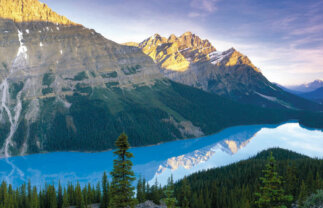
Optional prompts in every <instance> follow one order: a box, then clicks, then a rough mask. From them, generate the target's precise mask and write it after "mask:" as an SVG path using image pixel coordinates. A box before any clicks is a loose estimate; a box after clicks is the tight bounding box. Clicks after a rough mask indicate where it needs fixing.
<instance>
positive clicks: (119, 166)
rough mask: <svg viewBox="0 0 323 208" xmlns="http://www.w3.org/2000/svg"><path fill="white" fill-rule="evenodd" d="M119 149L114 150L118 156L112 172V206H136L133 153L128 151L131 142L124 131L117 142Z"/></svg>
mask: <svg viewBox="0 0 323 208" xmlns="http://www.w3.org/2000/svg"><path fill="white" fill-rule="evenodd" d="M115 145H116V147H117V150H116V151H114V154H115V156H116V157H117V158H116V159H115V160H113V170H112V172H111V176H112V183H111V201H110V205H111V207H112V208H118V207H120V208H124V207H128V206H130V207H133V206H134V199H133V196H134V187H133V186H132V184H131V183H132V182H133V181H134V180H135V177H134V172H133V171H132V162H131V160H130V159H131V158H132V157H133V155H132V153H130V152H128V149H129V148H130V144H129V142H128V137H127V135H126V134H125V133H122V134H121V135H120V136H119V138H118V139H117V141H116V143H115Z"/></svg>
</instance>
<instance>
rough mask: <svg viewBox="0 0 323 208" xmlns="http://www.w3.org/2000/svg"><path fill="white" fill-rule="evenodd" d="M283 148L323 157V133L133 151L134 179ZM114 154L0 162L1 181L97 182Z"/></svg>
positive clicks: (256, 129)
mask: <svg viewBox="0 0 323 208" xmlns="http://www.w3.org/2000/svg"><path fill="white" fill-rule="evenodd" d="M271 147H281V148H284V149H289V150H293V151H295V152H298V153H302V154H304V155H307V156H310V157H317V158H323V132H322V131H321V130H313V129H306V128H303V127H301V126H300V125H299V124H298V123H297V122H289V123H284V124H280V125H250V126H238V127H232V128H228V129H225V130H223V131H221V132H219V133H217V134H214V135H211V136H206V137H201V138H196V139H188V140H179V141H173V142H167V143H163V144H160V145H154V146H147V147H137V148H132V149H131V152H132V153H133V154H134V156H135V157H134V158H133V160H132V161H133V163H134V167H133V169H134V171H135V174H136V175H137V176H138V177H139V176H142V177H144V178H146V180H148V181H149V183H151V184H153V183H154V182H155V180H156V179H157V180H158V182H159V183H161V184H165V183H166V181H167V178H168V177H170V176H171V175H173V177H174V179H175V180H178V179H181V178H183V177H184V176H185V175H189V174H192V173H194V172H197V171H200V170H205V169H209V168H214V167H220V166H224V165H228V164H231V163H234V162H237V161H240V160H244V159H248V158H249V157H251V156H254V155H255V154H257V153H258V152H260V151H262V150H265V149H268V148H271ZM112 160H113V153H112V151H106V152H98V153H79V152H55V153H47V154H35V155H28V156H17V157H11V158H2V159H0V180H5V181H7V182H9V183H11V184H13V186H14V187H16V186H18V185H20V184H22V183H24V182H27V181H28V180H30V181H31V183H32V185H36V186H38V187H40V186H43V185H44V184H45V183H54V184H57V182H58V181H59V180H60V181H61V183H62V184H63V185H66V184H67V182H73V183H75V182H76V181H79V182H80V184H81V185H84V184H87V183H88V182H90V183H93V184H94V183H97V182H98V181H99V180H100V179H101V177H102V174H103V172H104V171H107V172H109V171H111V169H112Z"/></svg>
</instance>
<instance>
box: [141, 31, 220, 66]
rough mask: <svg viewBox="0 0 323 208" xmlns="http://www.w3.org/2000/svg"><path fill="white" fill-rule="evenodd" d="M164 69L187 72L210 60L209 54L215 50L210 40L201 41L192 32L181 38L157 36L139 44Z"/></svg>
mask: <svg viewBox="0 0 323 208" xmlns="http://www.w3.org/2000/svg"><path fill="white" fill-rule="evenodd" d="M138 47H140V48H141V49H142V51H143V52H144V53H145V54H147V55H149V56H150V57H151V58H152V59H153V60H154V61H155V62H156V63H158V64H159V65H160V66H161V67H162V68H164V69H167V70H171V71H180V72H183V71H186V70H188V68H189V66H190V65H191V63H197V62H199V61H203V60H208V59H209V58H208V54H209V53H211V52H213V51H215V48H214V47H213V46H212V45H211V43H210V42H209V41H208V40H201V39H200V38H199V37H198V36H196V35H194V34H192V33H191V32H187V33H184V34H183V35H181V36H180V37H176V36H175V35H171V36H170V37H169V38H168V39H167V38H164V37H161V36H160V35H158V34H155V35H154V36H153V37H150V38H148V39H147V40H145V41H143V42H142V43H140V44H138Z"/></svg>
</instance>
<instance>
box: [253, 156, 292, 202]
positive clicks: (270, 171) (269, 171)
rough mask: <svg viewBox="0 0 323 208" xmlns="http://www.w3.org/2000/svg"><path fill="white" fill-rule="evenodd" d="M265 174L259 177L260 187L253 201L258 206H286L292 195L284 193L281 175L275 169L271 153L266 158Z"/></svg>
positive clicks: (274, 161)
mask: <svg viewBox="0 0 323 208" xmlns="http://www.w3.org/2000/svg"><path fill="white" fill-rule="evenodd" d="M263 173H264V174H265V175H264V177H261V178H260V180H261V182H262V187H260V193H256V196H257V197H258V200H257V201H256V202H255V203H256V205H257V207H259V208H287V206H286V204H288V202H290V201H292V200H293V197H292V196H287V195H285V191H284V189H283V184H282V177H281V176H279V175H278V173H277V171H276V160H275V158H274V156H273V154H272V153H270V156H269V158H268V163H267V165H266V169H265V170H263Z"/></svg>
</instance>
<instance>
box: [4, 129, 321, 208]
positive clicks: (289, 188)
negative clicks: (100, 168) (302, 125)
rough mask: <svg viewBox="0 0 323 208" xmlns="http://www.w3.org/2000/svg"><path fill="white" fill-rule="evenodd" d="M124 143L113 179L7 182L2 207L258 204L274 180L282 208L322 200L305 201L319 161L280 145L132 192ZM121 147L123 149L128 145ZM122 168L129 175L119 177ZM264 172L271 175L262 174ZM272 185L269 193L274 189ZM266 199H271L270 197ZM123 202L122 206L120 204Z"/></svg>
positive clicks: (234, 207)
mask: <svg viewBox="0 0 323 208" xmlns="http://www.w3.org/2000/svg"><path fill="white" fill-rule="evenodd" d="M121 139H123V140H121ZM120 141H121V142H120ZM124 144H127V145H128V143H127V141H126V138H125V135H123V136H121V137H119V143H118V146H119V150H117V151H115V154H116V155H119V156H118V158H119V162H117V163H115V164H114V170H113V172H112V173H111V176H112V180H111V183H110V182H109V180H108V176H107V174H106V173H104V174H103V177H102V181H101V182H98V183H97V184H95V185H94V184H88V185H87V186H84V187H81V186H80V184H79V183H77V184H76V185H75V184H71V183H70V184H68V185H67V186H66V187H62V186H61V185H60V183H59V184H58V186H57V187H54V186H53V185H45V188H44V189H42V190H38V189H37V188H36V187H32V186H31V184H30V182H29V183H28V184H23V185H21V186H20V187H19V188H17V189H13V188H12V186H11V185H8V184H6V183H5V182H2V184H1V186H0V208H66V207H70V206H73V207H77V208H86V207H89V205H90V204H99V206H100V207H101V208H107V207H126V206H128V205H129V206H130V207H133V206H135V204H137V203H142V202H145V201H147V200H151V201H153V202H154V203H156V204H160V203H165V204H166V205H167V207H171V208H173V207H176V206H177V207H183V208H188V207H191V208H218V207H219V208H220V207H221V208H224V207H225V208H241V207H243V208H248V207H262V206H260V205H259V203H258V205H257V203H256V202H259V201H260V199H261V198H264V197H267V196H266V194H268V193H264V190H263V187H266V185H267V186H268V187H270V186H272V183H273V182H272V181H276V182H275V183H276V187H275V188H276V189H277V190H279V194H280V195H281V196H283V197H282V198H284V197H285V198H289V199H290V200H286V203H285V202H284V203H285V205H286V207H292V205H296V204H297V205H299V207H302V206H303V205H304V207H311V206H308V204H310V203H312V202H313V201H318V200H321V201H323V194H322V191H321V192H318V194H317V195H313V196H311V197H309V199H310V200H307V201H306V199H307V198H308V196H310V195H311V194H312V193H315V192H316V191H317V190H319V189H323V160H319V159H312V158H309V157H306V156H303V155H299V154H296V153H294V152H291V151H287V150H282V149H270V150H267V151H263V152H261V153H259V154H258V155H257V156H255V157H253V158H251V159H248V160H245V161H241V162H238V163H235V164H232V165H229V166H226V167H222V168H216V169H211V170H208V171H202V172H199V173H196V174H193V175H191V176H189V177H186V178H184V179H183V180H180V181H178V182H176V183H175V184H174V182H173V180H172V178H170V180H169V181H168V184H167V185H166V186H164V187H162V186H161V185H160V184H159V183H158V182H157V181H156V182H155V184H154V185H152V186H151V185H149V184H148V183H147V182H146V180H145V179H142V178H140V179H139V180H138V182H137V187H136V188H137V194H136V196H135V195H134V192H133V190H134V187H132V186H131V181H133V180H134V177H133V173H132V171H131V166H132V164H131V162H130V160H129V158H131V157H132V155H131V154H128V152H127V151H121V150H122V148H124ZM124 149H125V150H127V149H128V146H126V148H124ZM124 152H125V153H124ZM121 153H122V154H123V153H124V154H125V155H122V154H121ZM271 153H272V156H273V157H271V159H270V161H271V163H272V164H273V166H270V165H269V164H270V163H269V162H268V157H269V156H271ZM126 155H127V156H126ZM274 157H275V158H276V161H274ZM123 158H125V159H123ZM127 158H128V159H127ZM123 164H127V165H126V166H127V167H128V168H122V167H123ZM269 169H271V170H270V171H269ZM262 170H263V171H262ZM126 172H128V176H127V177H123V175H124V173H126ZM269 172H270V174H268V173H269ZM276 173H277V174H276ZM266 174H267V175H269V176H267V177H266V176H264V175H266ZM275 188H274V189H273V190H272V193H275V192H276V190H275ZM257 193H258V194H257ZM272 193H271V194H272ZM269 198H273V197H270V196H269ZM305 201H306V203H304V202H305ZM124 202H125V203H126V204H122V203H124ZM269 207H271V206H269Z"/></svg>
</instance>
